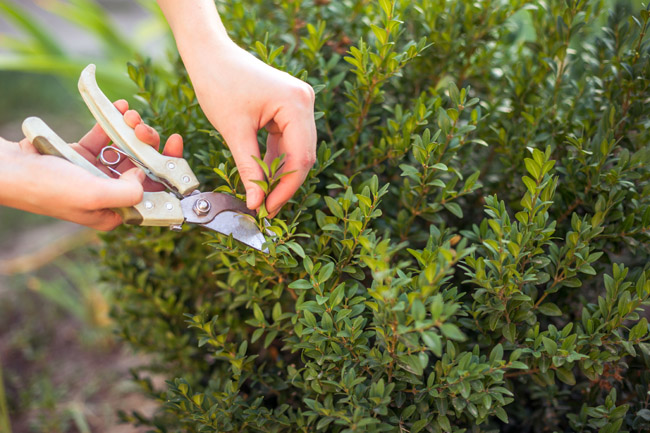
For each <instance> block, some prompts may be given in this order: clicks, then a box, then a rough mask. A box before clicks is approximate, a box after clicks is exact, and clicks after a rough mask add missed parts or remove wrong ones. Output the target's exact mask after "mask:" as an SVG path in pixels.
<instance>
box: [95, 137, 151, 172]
mask: <svg viewBox="0 0 650 433" xmlns="http://www.w3.org/2000/svg"><path fill="white" fill-rule="evenodd" d="M106 152H113V153H114V154H115V159H114V160H112V161H111V160H109V159H108V158H107V157H106ZM124 158H128V159H129V160H131V161H133V162H134V163H136V164H138V165H139V166H142V163H140V161H135V159H134V158H132V157H131V156H130V155H129V154H128V153H126V152H124V151H122V150H120V149H118V148H117V147H115V146H112V145H109V146H106V147H104V148H102V150H101V151H100V152H99V162H101V163H102V165H103V166H104V167H106V168H108V169H109V170H110V171H111V172H112V173H114V174H116V175H118V176H121V175H122V173H120V172H119V171H117V170H116V169H115V168H114V167H117V166H118V165H119V164H120V163H121V162H123V161H124Z"/></svg>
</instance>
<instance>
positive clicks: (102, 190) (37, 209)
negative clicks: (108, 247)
mask: <svg viewBox="0 0 650 433" xmlns="http://www.w3.org/2000/svg"><path fill="white" fill-rule="evenodd" d="M115 106H116V107H117V108H118V110H119V111H120V112H121V113H123V114H124V120H125V121H126V123H127V124H128V125H129V126H130V127H131V128H134V130H135V134H136V136H137V137H138V138H139V139H140V140H141V141H142V142H144V143H146V144H149V145H151V146H152V147H154V148H156V149H158V147H159V144H160V137H159V136H158V133H157V132H156V131H155V130H154V129H153V128H151V127H150V126H148V125H145V124H144V123H142V119H141V118H140V115H139V114H138V113H137V112H136V111H133V110H128V103H127V102H126V101H124V100H120V101H117V102H116V103H115ZM127 110H128V111H127ZM109 143H110V139H109V138H108V136H107V135H106V134H105V133H104V131H103V130H102V129H101V127H100V126H99V125H95V126H94V127H93V128H92V129H91V130H90V132H88V133H87V134H86V135H85V136H84V137H83V138H82V139H81V140H79V143H76V144H72V145H71V146H72V147H73V148H74V149H75V150H76V151H77V152H79V153H80V154H81V155H82V156H84V157H85V158H86V159H87V160H88V161H90V162H91V163H93V164H94V165H95V166H97V167H98V168H99V169H100V170H102V171H104V172H105V173H107V174H109V176H110V175H111V172H110V171H109V170H108V169H107V168H106V167H104V166H103V165H102V164H100V163H99V162H98V161H97V154H98V153H99V152H100V151H101V149H102V148H103V147H105V146H107V145H108V144H109ZM182 153H183V140H182V138H181V136H180V135H178V134H174V135H172V136H171V137H170V138H169V140H167V143H166V145H165V148H164V150H163V154H165V155H168V156H174V157H181V156H182ZM0 155H2V156H3V157H6V158H0V166H1V167H2V170H0V171H2V173H3V174H2V176H1V177H0V187H1V188H0V190H1V191H0V204H3V205H7V206H11V207H15V208H18V209H22V210H26V211H28V212H33V213H38V214H43V215H49V216H52V217H55V218H59V219H64V220H67V221H72V222H76V223H78V224H82V225H85V226H88V227H92V228H96V229H98V230H111V229H113V228H115V227H116V226H118V225H120V224H121V223H122V220H121V217H120V216H119V215H118V214H117V213H115V212H113V211H112V210H111V208H119V207H130V206H133V205H135V204H138V203H139V202H140V201H142V194H143V190H146V191H158V190H162V189H164V187H163V186H162V185H160V184H157V183H155V182H153V181H151V180H150V179H148V178H147V179H145V175H144V172H142V170H140V169H139V168H135V167H134V166H133V164H132V163H131V162H130V161H128V160H126V161H124V162H122V163H121V164H120V165H118V166H117V167H116V169H117V170H118V171H119V172H121V173H123V174H122V175H121V176H120V177H119V179H105V178H100V177H97V176H95V175H93V174H91V173H90V172H88V171H86V170H84V169H83V168H81V167H78V166H76V165H74V164H72V163H70V162H68V161H66V160H64V159H62V158H59V157H55V156H50V155H41V154H39V152H38V151H37V150H36V148H35V147H34V146H33V145H32V144H31V143H30V142H29V140H27V139H24V140H22V141H21V142H20V143H12V142H9V141H6V140H3V139H0ZM3 164H4V165H3ZM5 165H6V167H5Z"/></svg>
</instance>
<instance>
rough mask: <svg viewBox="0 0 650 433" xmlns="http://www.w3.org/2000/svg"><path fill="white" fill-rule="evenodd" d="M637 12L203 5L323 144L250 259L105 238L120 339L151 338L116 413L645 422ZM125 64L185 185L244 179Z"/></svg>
mask: <svg viewBox="0 0 650 433" xmlns="http://www.w3.org/2000/svg"><path fill="white" fill-rule="evenodd" d="M633 8H635V7H634V6H633V5H631V4H628V3H617V4H615V5H609V6H607V8H606V7H605V6H604V5H603V3H602V2H601V1H584V0H566V1H565V0H561V1H560V0H549V1H548V2H532V3H528V2H523V1H507V0H500V1H492V2H474V1H470V0H458V1H455V2H444V1H433V0H419V1H417V2H408V1H402V2H395V1H391V0H381V1H379V2H367V1H362V0H346V1H333V2H330V1H328V0H314V1H309V0H304V1H282V2H272V1H266V0H258V1H238V2H228V4H224V6H223V7H222V8H221V9H222V13H223V15H224V19H225V21H226V22H227V23H228V24H229V25H230V29H229V30H230V32H231V35H232V36H233V37H234V39H236V40H237V41H239V42H240V43H241V44H243V45H245V46H250V47H252V48H253V50H254V52H255V53H256V54H257V55H258V56H259V57H260V58H261V59H262V60H264V61H265V62H267V63H269V64H272V65H274V66H275V67H278V68H280V69H283V70H286V71H288V72H289V73H291V74H294V75H296V76H298V77H301V78H303V79H306V80H307V81H308V82H309V83H311V84H312V85H313V86H314V88H315V90H316V91H317V92H318V95H317V101H316V108H317V111H318V112H319V113H318V114H317V118H318V120H317V124H318V128H319V136H320V138H321V140H322V142H321V144H320V146H319V149H318V161H317V163H316V165H315V167H314V168H313V170H312V171H311V175H310V176H309V178H308V180H307V181H306V182H305V184H304V186H303V187H302V188H301V190H300V191H299V193H298V194H297V195H296V196H295V198H294V199H293V201H292V202H291V203H290V204H289V205H288V206H286V207H285V208H284V210H283V211H282V213H281V214H280V216H279V217H278V218H276V219H274V220H273V221H272V227H270V229H271V230H272V231H273V232H275V233H276V235H277V237H276V239H275V241H274V242H272V243H271V244H270V245H269V247H270V254H268V255H265V254H262V253H259V252H257V251H253V250H250V249H245V248H244V247H242V246H241V245H238V244H236V243H235V242H233V241H232V240H231V239H228V238H225V237H223V236H220V235H216V234H214V233H206V232H204V231H201V230H197V229H195V228H190V227H186V228H185V230H184V231H183V232H182V233H180V234H179V233H174V232H171V231H168V230H166V229H161V230H157V229H154V228H144V229H136V228H133V227H127V228H123V229H120V230H118V231H116V232H114V233H111V234H108V235H106V241H107V242H106V246H105V251H104V253H103V255H104V257H105V261H106V263H107V265H108V267H109V270H108V271H107V273H106V278H107V279H109V280H111V281H116V282H117V283H118V286H119V288H118V289H117V293H116V296H117V298H118V299H117V303H116V306H115V309H114V312H113V313H114V316H115V318H116V319H117V321H118V323H119V326H120V333H121V335H122V336H123V338H124V339H125V340H126V341H128V342H129V343H130V344H131V345H132V346H133V347H135V348H137V349H139V350H141V351H143V352H145V353H148V354H151V355H152V356H151V357H150V359H151V363H150V365H149V366H148V367H147V368H143V369H141V370H138V371H134V376H135V379H136V380H137V381H138V382H139V383H140V384H141V385H142V387H143V389H144V390H146V392H148V393H149V394H150V395H151V397H152V398H155V399H157V400H158V401H160V402H161V403H163V405H164V406H163V407H164V410H161V411H160V412H159V413H158V414H157V415H155V416H154V417H153V418H146V417H144V416H143V415H141V414H138V413H137V412H133V413H130V414H123V416H124V418H125V419H127V420H130V421H132V422H135V423H141V424H146V425H149V426H151V427H152V428H153V430H154V431H159V432H172V431H179V432H180V431H184V432H185V431H187V432H217V431H218V432H225V431H264V432H297V431H301V432H307V431H332V432H350V431H369V432H380V431H391V432H392V431H395V432H398V431H399V432H406V431H409V432H413V433H415V432H418V431H426V432H441V431H444V432H461V431H472V432H487V431H505V432H508V431H510V432H527V431H530V432H543V431H586V432H595V431H598V432H601V433H607V432H616V431H642V430H645V429H648V428H650V408H649V407H648V397H647V396H648V386H649V384H650V373H649V372H648V367H650V343H649V342H648V339H649V338H650V337H649V336H648V322H647V320H646V318H645V317H644V316H645V312H644V308H645V306H646V305H648V304H649V302H648V297H649V296H650V266H649V265H648V258H649V257H650V243H649V242H648V241H649V240H650V236H649V229H650V182H649V179H650V170H649V168H648V167H649V164H650V146H649V145H648V143H649V137H650V136H649V132H648V128H649V127H650V120H649V118H648V115H647V109H646V107H645V106H646V104H647V102H648V101H649V100H650V99H649V98H650V61H649V60H650V52H649V48H650V46H649V44H648V42H647V40H646V39H647V38H645V36H646V31H647V29H648V15H649V14H648V11H647V10H641V12H640V13H636V12H633ZM129 74H130V75H131V78H132V79H133V80H134V81H135V82H136V83H137V84H138V85H139V87H140V93H139V95H140V96H141V97H142V98H143V99H145V100H146V101H148V104H149V108H148V111H147V112H146V113H145V114H146V116H145V117H146V119H147V121H148V122H150V123H151V124H153V125H155V126H156V127H157V128H158V129H159V131H161V133H162V134H163V135H169V134H171V133H173V132H180V133H182V134H183V135H184V136H185V137H186V143H187V148H186V156H187V158H189V159H190V162H191V164H192V166H193V167H194V168H195V170H196V171H197V172H198V173H199V174H200V176H201V180H202V182H203V185H204V186H205V188H216V190H219V191H226V192H231V193H233V194H239V195H240V194H241V193H243V188H242V186H241V183H240V181H239V178H238V175H237V172H236V170H235V166H234V164H233V160H232V158H231V155H230V153H229V152H228V150H227V148H226V147H225V145H224V143H223V141H222V140H221V138H220V137H219V135H218V134H217V133H215V132H214V131H213V129H212V127H211V126H210V124H209V123H208V122H207V121H206V119H205V118H204V116H203V115H202V113H201V111H200V108H199V106H198V105H197V103H196V99H195V98H194V94H193V91H192V88H191V85H190V84H189V81H188V79H187V76H186V74H185V72H184V70H183V68H182V65H181V64H180V63H179V64H178V65H177V79H176V80H175V81H172V82H169V83H161V82H157V81H156V77H155V76H154V75H152V73H151V71H150V69H149V67H148V65H147V64H138V65H131V66H130V67H129ZM223 103H224V104H227V103H228V101H223ZM261 138H263V137H261ZM262 141H263V140H262ZM150 372H154V373H162V374H164V375H165V376H166V377H167V378H169V379H170V381H169V382H168V387H167V388H166V389H160V388H157V387H155V386H154V385H153V384H152V381H151V380H150V376H149V373H150Z"/></svg>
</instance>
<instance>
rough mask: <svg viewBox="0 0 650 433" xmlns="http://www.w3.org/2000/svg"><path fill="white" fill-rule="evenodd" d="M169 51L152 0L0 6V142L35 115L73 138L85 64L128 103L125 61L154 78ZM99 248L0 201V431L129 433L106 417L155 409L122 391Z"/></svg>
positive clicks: (90, 238)
mask: <svg viewBox="0 0 650 433" xmlns="http://www.w3.org/2000/svg"><path fill="white" fill-rule="evenodd" d="M172 53H173V54H172ZM174 55H175V46H174V44H173V40H172V39H171V37H170V34H169V32H168V28H167V24H166V23H165V21H164V19H163V17H162V16H161V14H160V11H159V10H158V7H157V5H156V3H155V1H153V0H152V1H149V0H141V1H132V0H102V1H95V0H36V1H34V0H0V95H1V97H0V137H3V138H5V139H7V140H13V141H18V140H20V139H22V138H23V135H22V132H21V123H22V121H23V120H24V119H25V118H26V117H28V116H39V117H41V118H42V119H43V120H45V122H46V123H48V124H49V125H50V126H51V127H52V128H53V129H54V130H55V131H56V132H57V133H59V135H60V136H61V137H62V138H64V139H65V140H66V141H68V142H74V141H77V140H78V139H79V138H80V137H81V136H82V135H83V134H84V133H85V132H86V131H87V129H88V128H89V127H91V126H92V124H93V118H92V116H91V115H90V113H89V112H88V111H87V109H86V107H85V105H84V104H83V102H82V100H81V98H80V97H79V95H78V92H77V90H76V81H77V78H78V75H79V73H80V71H81V70H82V69H83V67H84V66H86V65H87V64H89V63H95V64H97V68H98V73H97V75H98V82H99V84H100V87H101V88H102V89H103V90H104V91H105V92H106V93H107V95H108V96H109V97H110V98H112V99H119V98H124V99H127V100H129V103H130V105H131V106H132V107H133V106H135V107H137V105H138V102H137V100H135V99H134V98H133V97H132V95H133V94H134V91H135V86H134V85H133V84H132V83H131V81H130V80H129V78H128V76H127V72H126V71H127V69H126V63H127V62H128V61H130V60H134V59H138V60H142V59H146V58H152V59H153V62H154V64H155V65H156V67H157V68H159V70H160V72H161V74H163V75H164V73H165V70H166V67H167V65H168V64H169V61H168V58H170V57H173V56H174ZM0 157H1V155H0ZM1 175H2V173H0V176H1ZM98 251H99V242H98V239H97V234H96V233H95V232H93V231H91V230H87V229H85V228H82V227H80V226H77V225H75V224H71V223H65V222H60V221H55V220H52V219H50V218H47V217H42V216H38V215H32V214H27V213H24V212H20V211H16V210H13V209H9V208H5V207H2V206H0V432H2V433H5V432H7V433H9V432H14V433H15V432H18V433H22V432H50V433H58V432H81V433H86V432H110V433H117V432H121V433H125V432H135V431H139V430H137V429H135V428H134V427H131V426H128V425H124V424H119V422H118V417H117V415H116V412H117V411H118V410H119V409H120V408H124V409H127V408H139V409H140V410H143V411H145V412H147V411H152V410H154V409H155V408H154V407H147V405H151V404H152V403H151V402H150V401H147V400H145V399H144V398H142V397H140V396H139V395H138V394H137V393H135V392H134V388H133V387H132V386H131V385H130V384H129V381H128V379H129V378H130V374H129V370H130V369H132V368H137V366H138V364H139V362H141V360H140V359H138V357H137V356H136V355H134V354H132V353H128V351H126V350H125V349H124V348H123V347H121V346H120V345H119V344H118V343H117V342H116V340H115V339H114V337H113V335H112V332H111V321H110V318H109V315H108V312H109V306H110V291H109V290H108V288H107V287H108V285H107V284H106V283H104V282H101V281H100V278H99V269H98V266H99V258H98V257H97V255H98ZM142 431H144V430H142Z"/></svg>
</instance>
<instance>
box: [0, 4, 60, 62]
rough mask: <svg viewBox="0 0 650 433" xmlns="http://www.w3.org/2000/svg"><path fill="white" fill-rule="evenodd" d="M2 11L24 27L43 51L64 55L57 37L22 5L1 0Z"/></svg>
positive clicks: (20, 27) (4, 15)
mask: <svg viewBox="0 0 650 433" xmlns="http://www.w3.org/2000/svg"><path fill="white" fill-rule="evenodd" d="M0 11H2V14H1V15H2V16H3V17H4V18H5V19H7V20H8V21H10V22H12V23H13V24H15V25H16V26H17V27H18V28H19V29H22V30H24V31H25V33H27V34H28V35H29V36H30V37H31V38H32V39H33V40H34V42H36V43H37V44H38V46H39V47H40V48H41V49H42V51H44V52H47V53H50V54H57V55H63V54H64V50H63V48H62V47H61V46H60V45H59V43H58V42H57V41H56V39H55V38H54V37H53V36H52V35H51V34H50V33H49V32H48V31H46V30H44V28H43V26H42V25H41V23H39V22H38V20H37V19H36V18H35V17H34V16H32V15H31V14H30V13H29V12H27V10H25V9H24V8H23V7H22V6H18V5H17V4H16V3H14V2H12V1H10V0H2V1H0Z"/></svg>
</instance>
